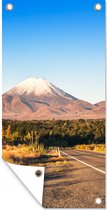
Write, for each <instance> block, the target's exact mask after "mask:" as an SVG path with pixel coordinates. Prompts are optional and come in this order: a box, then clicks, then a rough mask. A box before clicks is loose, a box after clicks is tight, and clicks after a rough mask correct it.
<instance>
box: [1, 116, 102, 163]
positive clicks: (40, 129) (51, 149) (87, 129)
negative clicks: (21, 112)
mask: <svg viewBox="0 0 107 210" xmlns="http://www.w3.org/2000/svg"><path fill="white" fill-rule="evenodd" d="M2 143H3V144H2V145H3V159H4V160H6V161H9V162H12V163H18V164H24V165H27V164H30V165H31V164H36V163H41V164H42V163H44V164H48V162H49V161H50V160H51V161H52V162H57V161H59V162H61V161H65V158H62V157H60V155H59V152H58V150H57V149H56V148H57V147H69V148H71V147H72V148H74V149H82V150H92V151H98V152H99V151H101V152H103V151H104V150H105V146H104V144H105V120H66V121H64V120H57V121H56V120H54V119H53V120H46V121H24V122H22V121H11V120H3V124H2Z"/></svg>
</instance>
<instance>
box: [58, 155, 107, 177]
mask: <svg viewBox="0 0 107 210" xmlns="http://www.w3.org/2000/svg"><path fill="white" fill-rule="evenodd" d="M61 152H62V153H63V154H64V155H66V156H68V157H70V158H72V159H74V160H76V161H78V162H80V163H82V164H84V165H86V166H88V167H90V168H93V169H95V170H96V171H99V172H101V173H103V174H105V173H106V172H105V171H102V170H101V169H99V168H96V167H94V166H92V165H90V164H88V163H86V162H84V161H82V160H79V159H78V158H75V157H73V156H71V155H68V154H67V153H65V152H63V151H61Z"/></svg>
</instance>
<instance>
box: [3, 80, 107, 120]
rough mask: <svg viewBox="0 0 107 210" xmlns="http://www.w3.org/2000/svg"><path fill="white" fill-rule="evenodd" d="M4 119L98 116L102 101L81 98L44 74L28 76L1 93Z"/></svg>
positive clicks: (101, 116)
mask: <svg viewBox="0 0 107 210" xmlns="http://www.w3.org/2000/svg"><path fill="white" fill-rule="evenodd" d="M2 103H3V105H2V108H3V119H13V120H15V119H17V120H36V119H37V120H47V119H53V118H54V119H63V120H64V119H80V118H81V119H101V118H105V102H104V101H102V102H99V103H97V104H95V105H93V104H91V103H88V102H86V101H83V100H80V99H78V98H76V97H74V96H72V95H70V94H68V93H66V92H64V91H63V90H61V89H60V88H58V87H56V86H55V85H53V84H52V83H50V82H48V81H47V80H46V79H43V78H28V79H26V80H24V81H23V82H21V83H19V84H18V85H17V86H15V87H14V88H12V89H11V90H9V91H7V92H6V93H4V94H3V99H2Z"/></svg>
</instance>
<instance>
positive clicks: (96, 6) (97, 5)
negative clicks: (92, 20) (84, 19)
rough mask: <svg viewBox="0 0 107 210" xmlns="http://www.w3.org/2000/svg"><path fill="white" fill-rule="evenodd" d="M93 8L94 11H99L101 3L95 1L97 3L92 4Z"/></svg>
mask: <svg viewBox="0 0 107 210" xmlns="http://www.w3.org/2000/svg"><path fill="white" fill-rule="evenodd" d="M94 9H95V10H96V11H101V10H102V5H101V4H100V3H97V4H95V5H94Z"/></svg>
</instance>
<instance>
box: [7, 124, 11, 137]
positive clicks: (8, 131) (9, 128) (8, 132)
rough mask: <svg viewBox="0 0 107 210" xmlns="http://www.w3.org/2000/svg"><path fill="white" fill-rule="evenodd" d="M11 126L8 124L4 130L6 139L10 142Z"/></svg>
mask: <svg viewBox="0 0 107 210" xmlns="http://www.w3.org/2000/svg"><path fill="white" fill-rule="evenodd" d="M11 137H12V136H11V125H10V124H9V125H8V127H7V130H6V139H7V140H11Z"/></svg>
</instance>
